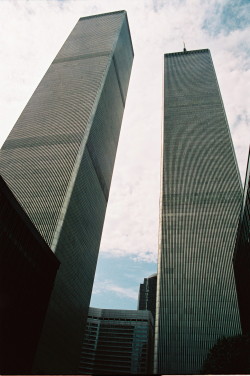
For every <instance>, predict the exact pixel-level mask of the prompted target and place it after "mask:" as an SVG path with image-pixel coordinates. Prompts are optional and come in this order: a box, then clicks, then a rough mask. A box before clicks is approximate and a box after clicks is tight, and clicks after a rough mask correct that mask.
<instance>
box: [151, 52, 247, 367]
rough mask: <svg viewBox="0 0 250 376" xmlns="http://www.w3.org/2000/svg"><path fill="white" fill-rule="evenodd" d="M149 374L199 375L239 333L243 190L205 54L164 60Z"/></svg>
mask: <svg viewBox="0 0 250 376" xmlns="http://www.w3.org/2000/svg"><path fill="white" fill-rule="evenodd" d="M162 142H163V152H162V188H161V222H160V250H159V260H158V273H157V278H158V289H157V300H156V324H155V326H156V327H155V354H154V356H155V372H156V373H159V374H192V373H199V370H200V368H201V366H202V363H203V360H204V358H205V357H206V355H207V352H208V350H209V349H210V348H211V347H212V346H213V345H214V343H215V342H216V341H217V339H218V337H221V336H230V335H234V334H238V333H239V332H240V318H239V312H238V306H237V296H236V288H235V284H234V276H233V265H232V257H233V250H234V246H235V238H236V232H237V223H238V218H239V212H240V207H241V199H242V186H241V181H240V176H239V171H238V167H237V163H236V158H235V153H234V149H233V145H232V140H231V135H230V131H229V127H228V123H227V120H226V115H225V110H224V107H223V103H222V98H221V94H220V90H219V86H218V82H217V79H216V74H215V70H214V66H213V62H212V58H211V55H210V52H209V50H207V49H205V50H196V51H183V52H177V53H169V54H166V55H165V56H164V125H163V140H162Z"/></svg>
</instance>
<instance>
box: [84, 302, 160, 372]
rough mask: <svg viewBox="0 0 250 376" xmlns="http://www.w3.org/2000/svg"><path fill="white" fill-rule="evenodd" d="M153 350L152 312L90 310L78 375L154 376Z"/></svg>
mask: <svg viewBox="0 0 250 376" xmlns="http://www.w3.org/2000/svg"><path fill="white" fill-rule="evenodd" d="M152 346H153V317H152V314H151V312H149V311H135V310H134V311H132V310H118V309H99V308H90V309H89V315H88V321H87V326H86V330H85V335H84V340H83V346H82V353H81V362H80V368H79V371H78V373H79V374H88V375H89V374H94V375H96V374H119V375H120V374H123V373H124V374H147V373H151V372H152V368H151V365H152V358H151V350H152Z"/></svg>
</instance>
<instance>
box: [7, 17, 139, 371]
mask: <svg viewBox="0 0 250 376" xmlns="http://www.w3.org/2000/svg"><path fill="white" fill-rule="evenodd" d="M38 44H39V43H38ZM132 60H133V48H132V43H131V37H130V32H129V26H128V21H127V15H126V12H125V11H118V12H113V13H106V14H101V15H97V16H90V17H84V18H80V20H79V21H78V22H77V24H76V26H75V28H74V29H73V31H72V32H71V34H70V35H69V37H68V39H67V40H66V42H65V43H64V45H63V47H62V48H61V50H60V51H59V53H58V55H57V56H56V58H55V59H54V61H53V62H52V64H51V66H50V67H49V69H48V71H47V72H46V74H45V76H44V77H43V79H42V81H41V82H40V84H39V85H38V87H37V89H36V90H35V92H34V94H33V95H32V97H31V99H30V101H29V102H28V104H27V106H26V107H25V109H24V111H23V113H22V114H21V116H20V117H19V119H18V121H17V123H16V124H15V126H14V128H13V129H12V131H11V133H10V135H9V136H8V138H7V140H6V142H5V143H4V145H3V147H2V150H1V154H0V172H1V173H2V175H3V177H4V179H5V180H6V182H7V183H8V185H9V187H10V189H11V190H12V192H13V193H14V195H15V196H16V197H17V199H18V200H19V202H20V203H21V205H22V207H23V208H24V210H25V211H26V213H27V214H28V215H29V217H30V219H31V220H32V222H33V223H34V224H35V226H36V227H37V229H38V230H39V232H40V233H41V235H42V236H43V238H44V239H45V241H46V242H47V243H48V245H49V246H50V247H51V249H52V250H53V252H54V253H55V254H56V256H57V257H58V259H59V260H60V262H61V266H60V269H59V272H58V274H57V278H56V281H55V288H54V290H53V293H52V296H51V300H50V305H49V309H48V312H47V315H46V321H45V325H44V328H43V333H42V337H41V340H40V343H39V347H38V351H37V356H36V361H35V364H34V368H33V372H34V373H56V374H60V373H74V372H76V371H77V369H78V365H79V357H80V348H81V343H82V332H83V330H84V325H85V323H86V320H87V314H88V308H89V301H90V296H91V291H92V285H93V280H94V274H95V269H96V262H97V256H98V251H99V244H100V239H101V233H102V228H103V222H104V216H105V211H106V206H107V201H108V196H109V188H110V182H111V177H112V172H113V166H114V161H115V155H116V149H117V143H118V138H119V133H120V127H121V121H122V116H123V111H124V106H125V100H126V94H127V88H128V83H129V77H130V71H131V66H132Z"/></svg>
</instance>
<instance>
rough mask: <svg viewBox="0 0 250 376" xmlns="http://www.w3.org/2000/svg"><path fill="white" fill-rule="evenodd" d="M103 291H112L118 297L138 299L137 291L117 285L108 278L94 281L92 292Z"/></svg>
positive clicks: (98, 292)
mask: <svg viewBox="0 0 250 376" xmlns="http://www.w3.org/2000/svg"><path fill="white" fill-rule="evenodd" d="M105 292H114V293H115V294H116V295H117V296H119V297H126V298H130V299H133V300H137V299H138V291H135V290H134V289H132V288H129V287H122V286H118V285H116V284H115V283H113V282H112V281H109V280H104V281H101V282H99V283H98V282H97V283H95V285H94V289H93V294H95V295H96V294H103V293H105Z"/></svg>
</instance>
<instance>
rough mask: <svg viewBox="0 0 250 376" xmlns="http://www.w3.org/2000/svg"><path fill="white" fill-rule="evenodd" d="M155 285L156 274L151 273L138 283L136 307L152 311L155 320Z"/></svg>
mask: <svg viewBox="0 0 250 376" xmlns="http://www.w3.org/2000/svg"><path fill="white" fill-rule="evenodd" d="M156 287H157V274H156V273H155V274H152V275H151V276H150V277H148V278H144V282H143V283H141V284H140V290H139V296H138V309H141V310H144V309H146V310H148V311H151V312H152V315H153V318H154V320H155V304H156Z"/></svg>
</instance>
